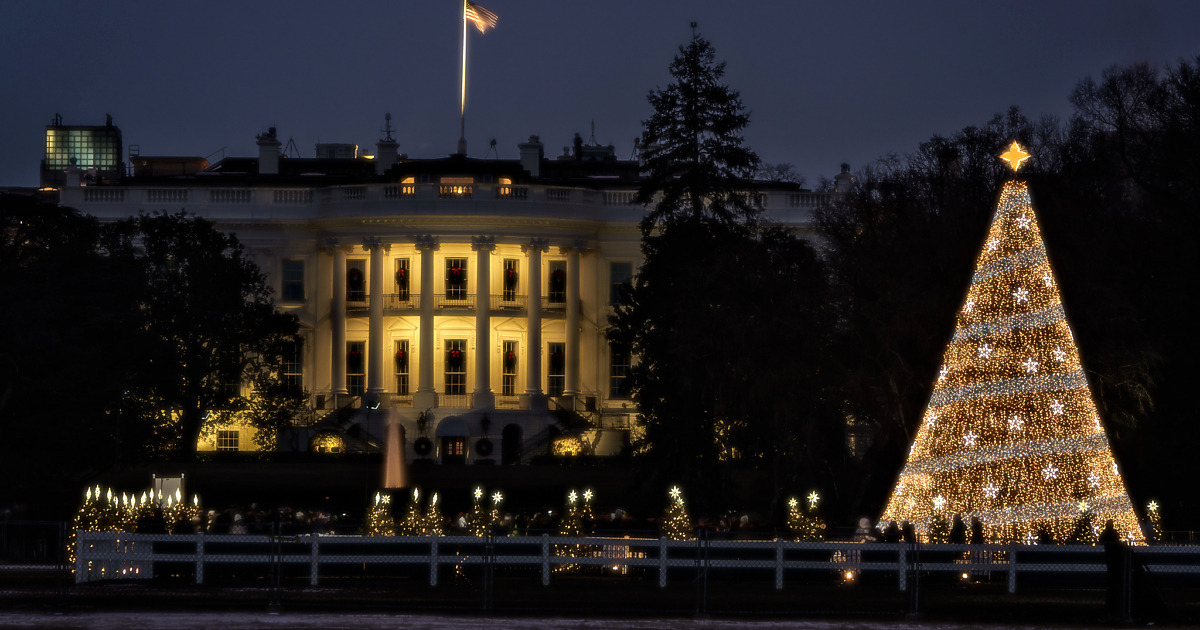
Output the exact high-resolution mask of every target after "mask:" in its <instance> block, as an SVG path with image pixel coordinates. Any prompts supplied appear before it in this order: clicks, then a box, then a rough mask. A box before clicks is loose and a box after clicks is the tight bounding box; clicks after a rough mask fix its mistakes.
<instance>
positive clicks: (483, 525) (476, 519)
mask: <svg viewBox="0 0 1200 630" xmlns="http://www.w3.org/2000/svg"><path fill="white" fill-rule="evenodd" d="M483 495H484V492H483V486H475V490H474V492H472V493H471V498H472V499H474V501H475V502H474V504H473V505H472V506H471V512H470V513H469V514H467V533H469V534H470V535H472V536H476V537H479V538H482V537H484V536H487V534H488V529H490V527H491V524H492V523H491V517H490V515H489V514H488V512H487V510H485V509H484V507H483Z"/></svg>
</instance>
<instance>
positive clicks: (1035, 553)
mask: <svg viewBox="0 0 1200 630" xmlns="http://www.w3.org/2000/svg"><path fill="white" fill-rule="evenodd" d="M155 543H170V545H162V547H166V548H168V549H169V552H168V551H158V550H156V544H155ZM208 544H211V545H214V546H218V545H219V547H218V548H219V549H220V550H221V551H220V552H217V553H214V552H211V551H207V550H206V545H208ZM185 545H186V546H187V548H189V550H188V551H180V549H182V548H184V546H185ZM364 546H368V547H372V548H373V549H372V551H371V552H369V553H364V552H363V548H364ZM284 548H286V550H287V552H286V553H284V552H283V550H284ZM564 550H569V551H564ZM714 552H715V553H714ZM1131 553H1132V555H1133V559H1134V560H1135V561H1137V562H1140V563H1141V564H1142V565H1143V566H1144V567H1145V568H1146V570H1147V571H1149V572H1151V573H1155V574H1163V575H1166V574H1182V573H1190V574H1198V573H1200V547H1184V546H1172V547H1165V546H1160V547H1134V548H1132V549H1131ZM75 557H76V561H75V581H76V582H78V583H83V582H90V581H96V580H105V579H138V578H145V579H149V578H151V577H153V576H154V571H155V569H154V567H155V565H156V564H158V563H172V564H173V565H174V566H176V567H178V566H179V564H180V563H185V564H189V565H192V566H193V567H194V572H193V575H194V579H195V582H196V583H197V584H203V583H204V570H205V567H206V566H209V565H229V564H254V565H263V566H270V565H272V564H293V565H297V564H298V565H308V567H309V583H310V584H312V585H314V586H315V585H316V584H317V583H318V581H319V578H320V573H321V567H322V566H332V565H345V564H354V565H368V564H373V565H398V564H408V565H427V566H428V567H429V584H430V585H431V586H434V585H436V584H437V581H438V567H439V566H443V565H453V566H462V565H478V564H487V565H489V566H526V567H536V568H540V569H541V575H542V584H543V585H549V583H550V574H551V572H552V569H553V567H554V566H557V565H585V566H599V567H604V568H607V569H608V570H611V571H613V572H615V573H618V574H622V573H625V572H626V571H628V569H630V568H636V567H640V568H643V569H649V570H657V573H658V585H659V586H660V587H665V586H666V585H667V577H668V573H669V570H670V569H691V570H701V571H708V570H709V569H739V570H745V571H758V572H760V573H763V574H765V575H772V576H773V577H774V585H775V588H776V589H777V590H778V589H782V588H783V583H784V575H785V572H793V573H794V572H825V573H833V574H837V575H839V576H842V577H844V579H855V578H856V577H857V576H859V575H860V574H863V573H872V572H873V573H884V574H888V573H891V574H894V575H895V577H896V584H897V587H898V588H899V590H902V591H903V590H906V589H907V588H908V581H909V579H910V574H915V573H917V572H919V573H939V572H940V573H955V574H961V575H962V576H963V577H964V578H976V577H981V576H988V575H991V574H997V573H998V574H1000V575H1006V576H1007V581H1008V592H1009V593H1015V592H1016V588H1017V576H1018V575H1019V574H1034V573H1058V574H1064V573H1095V574H1103V573H1106V572H1107V571H1108V565H1107V564H1106V550H1105V548H1104V547H1103V546H1083V545H1046V546H1037V545H1032V546H1031V545H1021V544H1015V543H1010V544H994V545H963V544H951V545H911V544H909V543H855V542H848V541H844V542H788V541H784V540H780V539H776V540H667V539H665V538H660V539H653V538H630V537H623V538H616V537H601V536H587V537H583V536H581V537H562V536H548V535H545V534H543V535H541V536H511V537H507V536H506V537H494V536H488V537H482V538H481V537H474V536H433V537H403V536H380V537H365V536H339V535H312V534H308V535H301V536H286V537H274V536H264V535H224V534H218V535H211V534H203V533H197V534H125V533H119V532H86V531H81V532H79V533H78V536H77V542H76V556H75ZM765 575H764V577H765Z"/></svg>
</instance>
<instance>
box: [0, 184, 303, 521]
mask: <svg viewBox="0 0 1200 630" xmlns="http://www.w3.org/2000/svg"><path fill="white" fill-rule="evenodd" d="M0 295H4V296H5V305H4V308H2V309H0V475H3V476H4V478H5V480H6V481H5V483H4V484H0V487H2V488H4V489H5V490H4V491H0V501H2V502H3V503H7V502H8V500H18V499H19V500H21V501H29V500H30V499H31V498H32V499H33V500H35V501H37V500H44V501H46V502H48V503H54V500H55V498H57V499H58V500H59V501H61V502H64V503H65V502H73V501H74V499H75V498H76V496H77V495H76V494H75V490H76V489H77V488H78V487H80V486H81V485H82V484H83V483H85V482H86V481H87V480H88V479H90V478H92V477H94V476H96V475H97V474H100V473H102V472H103V471H105V470H108V469H111V468H113V467H117V466H121V465H124V464H130V463H134V462H137V461H141V460H144V459H146V458H155V457H162V456H168V455H189V454H191V453H192V452H193V451H194V450H195V446H196V438H197V435H198V433H199V431H200V425H201V419H202V418H204V417H205V416H206V415H210V414H211V417H213V418H215V419H221V418H222V416H225V417H228V415H229V414H231V413H234V412H235V411H236V412H237V413H239V414H241V417H242V419H243V420H244V421H248V422H249V423H251V424H252V425H254V426H256V427H257V428H259V429H260V430H261V431H260V435H261V436H262V438H263V440H265V441H266V442H269V441H270V439H271V438H272V437H273V436H274V435H275V432H276V431H277V430H278V429H279V428H282V427H283V426H286V425H287V424H288V423H290V421H291V419H292V418H293V417H294V416H295V415H296V414H298V413H301V412H303V411H304V395H303V392H300V391H299V390H298V389H297V388H294V387H288V386H286V385H285V384H283V383H282V382H281V379H280V378H279V368H280V367H281V365H282V360H283V357H284V356H285V353H287V352H290V351H291V348H292V344H293V343H294V342H295V339H296V329H297V324H296V321H295V318H293V317H292V316H290V315H284V314H280V313H277V312H276V311H275V310H274V307H273V306H272V303H271V299H270V290H269V287H268V286H267V285H266V283H265V280H264V278H263V275H262V272H261V271H259V270H258V268H257V267H256V266H254V264H253V263H252V262H251V261H250V260H249V259H248V258H247V257H246V256H245V253H244V251H243V250H242V247H241V245H240V244H239V243H238V242H237V239H236V238H235V237H233V236H231V235H227V234H224V233H221V232H219V231H217V230H216V229H215V227H214V226H213V225H212V224H211V223H210V222H208V221H205V220H202V219H198V218H195V217H189V216H185V215H182V214H176V215H166V214H158V215H153V216H142V217H137V218H131V219H127V220H125V221H119V222H116V223H113V224H108V225H102V224H100V223H99V222H98V221H97V220H96V219H94V218H92V217H88V216H82V215H80V214H79V213H78V212H76V211H75V210H72V209H70V208H62V207H57V206H53V205H49V204H45V203H41V202H38V201H35V200H33V199H30V198H26V197H18V196H13V195H7V196H0ZM238 383H246V384H249V385H251V386H252V387H251V388H249V389H252V390H253V391H254V394H255V395H252V396H249V397H244V396H243V394H246V393H248V391H247V389H240V388H238V387H236V385H237V384H238ZM227 386H229V387H227ZM264 445H268V446H269V443H264ZM64 490H65V491H68V494H69V496H67V497H61V496H60V497H55V496H54V493H58V492H60V491H64Z"/></svg>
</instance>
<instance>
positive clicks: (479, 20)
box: [463, 0, 500, 33]
mask: <svg viewBox="0 0 1200 630" xmlns="http://www.w3.org/2000/svg"><path fill="white" fill-rule="evenodd" d="M463 18H464V19H467V20H471V21H472V22H474V23H475V28H477V29H479V32H480V33H486V32H487V30H488V29H489V28H496V22H498V21H500V16H498V15H496V14H495V13H492V12H491V11H488V10H487V9H485V8H484V7H483V6H481V5H478V4H475V3H474V2H471V1H470V0H467V3H466V8H464V9H463Z"/></svg>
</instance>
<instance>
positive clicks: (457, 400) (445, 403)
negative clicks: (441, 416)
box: [438, 394, 471, 409]
mask: <svg viewBox="0 0 1200 630" xmlns="http://www.w3.org/2000/svg"><path fill="white" fill-rule="evenodd" d="M438 407H440V408H442V409H470V408H471V394H438Z"/></svg>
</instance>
